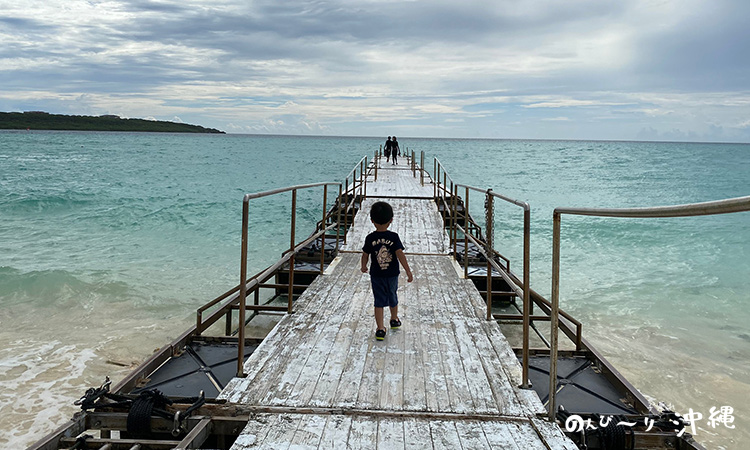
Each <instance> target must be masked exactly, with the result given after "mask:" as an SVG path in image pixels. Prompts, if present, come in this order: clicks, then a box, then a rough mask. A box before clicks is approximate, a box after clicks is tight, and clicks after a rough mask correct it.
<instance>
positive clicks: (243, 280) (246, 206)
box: [237, 161, 361, 377]
mask: <svg viewBox="0 0 750 450" xmlns="http://www.w3.org/2000/svg"><path fill="white" fill-rule="evenodd" d="M360 163H361V161H360ZM355 169H356V168H355ZM320 186H324V194H323V195H324V200H323V202H324V205H323V217H326V211H327V209H326V203H327V198H326V197H327V193H328V186H338V187H339V199H341V183H334V182H322V183H311V184H303V185H297V186H290V187H285V188H279V189H273V190H270V191H264V192H258V193H255V194H245V196H244V198H243V200H242V245H241V246H242V248H241V256H240V296H239V301H240V310H239V324H240V326H239V335H238V345H237V376H238V377H243V376H244V370H243V356H244V353H245V348H244V347H245V311H246V307H247V304H246V300H247V289H248V280H247V247H248V228H249V222H250V200H253V199H258V198H262V197H268V196H270V195H275V194H280V193H283V192H290V191H291V192H292V208H291V233H290V234H291V236H290V245H289V253H288V254H287V255H286V256H285V257H284V258H282V260H281V261H283V260H284V259H285V258H287V257H288V261H289V294H288V305H287V313H291V312H292V298H293V292H294V255H295V253H296V250H297V248H298V247H299V246H295V228H296V218H297V191H298V190H300V189H310V188H315V187H320ZM339 211H340V209H339ZM336 226H337V227H338V223H337V224H336ZM329 228H330V227H329ZM327 229H328V228H324V229H323V230H321V231H320V233H322V234H323V235H324V234H325V232H326V231H327ZM316 238H317V237H315V238H308V240H307V241H311V239H316ZM336 242H337V244H338V239H337V241H336ZM305 245H306V244H305ZM324 245H325V241H324ZM323 250H324V248H323V246H321V251H323ZM281 264H283V262H277V263H276V264H275V265H274V266H277V267H276V268H278V267H281ZM274 266H272V267H274ZM255 280H257V278H256V279H255ZM255 280H254V281H255Z"/></svg>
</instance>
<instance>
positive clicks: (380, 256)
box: [375, 245, 393, 270]
mask: <svg viewBox="0 0 750 450" xmlns="http://www.w3.org/2000/svg"><path fill="white" fill-rule="evenodd" d="M375 258H376V259H377V261H378V265H379V266H380V268H381V269H382V270H387V269H388V265H389V264H390V263H391V261H393V256H392V255H391V252H389V251H388V248H387V247H386V246H385V245H381V246H380V250H378V253H377V254H376V255H375Z"/></svg>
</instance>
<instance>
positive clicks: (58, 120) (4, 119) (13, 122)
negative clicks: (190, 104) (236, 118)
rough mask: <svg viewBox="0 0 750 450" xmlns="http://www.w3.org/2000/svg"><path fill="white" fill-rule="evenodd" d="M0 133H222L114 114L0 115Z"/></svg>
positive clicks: (16, 113) (32, 113) (36, 112)
mask: <svg viewBox="0 0 750 450" xmlns="http://www.w3.org/2000/svg"><path fill="white" fill-rule="evenodd" d="M0 130H52V131H136V132H137V131H142V132H164V133H219V134H224V132H223V131H221V130H217V129H215V128H205V127H202V126H200V125H190V124H187V123H176V122H165V121H160V120H145V119H123V118H120V117H118V116H114V115H105V116H68V115H64V114H50V113H47V112H44V111H27V112H22V113H20V112H11V113H6V112H0Z"/></svg>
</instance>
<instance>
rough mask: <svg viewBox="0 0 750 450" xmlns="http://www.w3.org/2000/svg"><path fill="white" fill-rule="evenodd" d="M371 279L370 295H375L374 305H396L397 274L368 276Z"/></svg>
mask: <svg viewBox="0 0 750 450" xmlns="http://www.w3.org/2000/svg"><path fill="white" fill-rule="evenodd" d="M370 280H371V281H372V295H373V296H374V297H375V307H376V308H385V307H386V306H388V307H391V308H392V307H394V306H396V305H398V296H397V295H396V290H397V289H398V275H396V276H395V277H370Z"/></svg>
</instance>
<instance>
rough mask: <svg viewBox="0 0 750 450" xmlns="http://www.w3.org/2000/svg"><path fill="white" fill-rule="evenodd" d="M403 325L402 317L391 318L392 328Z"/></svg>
mask: <svg viewBox="0 0 750 450" xmlns="http://www.w3.org/2000/svg"><path fill="white" fill-rule="evenodd" d="M399 327H401V319H391V328H399Z"/></svg>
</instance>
